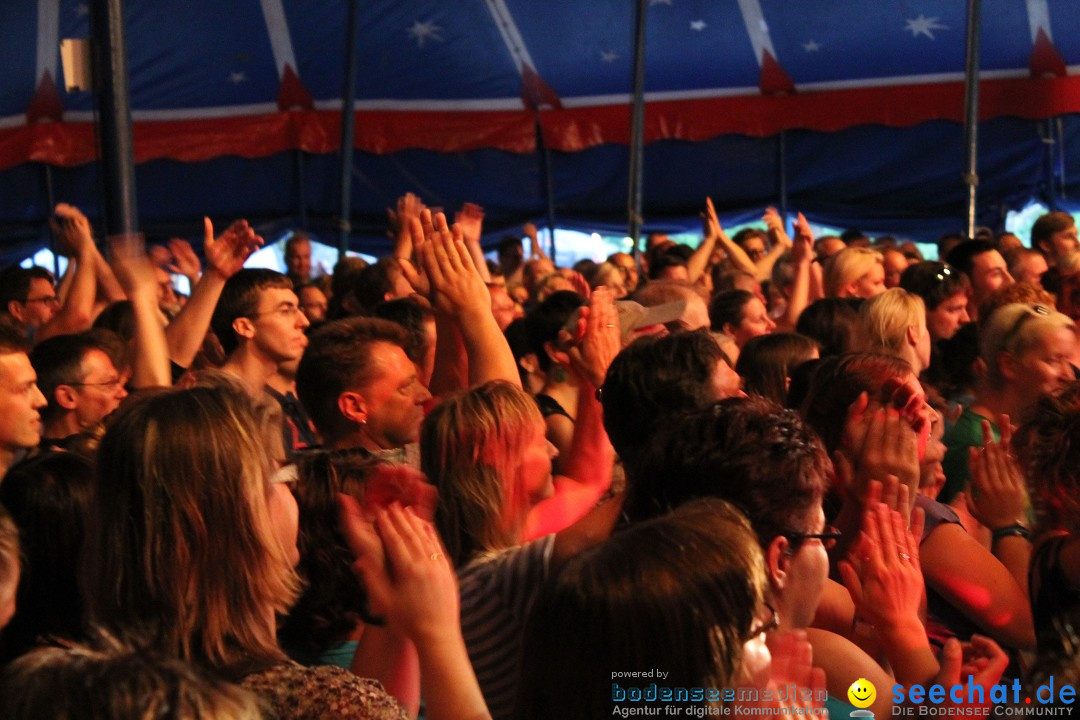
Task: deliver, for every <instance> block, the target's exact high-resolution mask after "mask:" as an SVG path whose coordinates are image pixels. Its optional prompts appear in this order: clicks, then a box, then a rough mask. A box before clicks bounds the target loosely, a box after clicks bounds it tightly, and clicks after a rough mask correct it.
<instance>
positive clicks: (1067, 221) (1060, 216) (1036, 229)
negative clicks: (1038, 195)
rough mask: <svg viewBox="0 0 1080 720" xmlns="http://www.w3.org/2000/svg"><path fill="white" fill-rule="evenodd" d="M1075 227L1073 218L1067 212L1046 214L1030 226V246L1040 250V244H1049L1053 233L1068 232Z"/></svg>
mask: <svg viewBox="0 0 1080 720" xmlns="http://www.w3.org/2000/svg"><path fill="white" fill-rule="evenodd" d="M1074 225H1076V221H1075V220H1073V216H1072V215H1070V214H1069V213H1067V212H1062V211H1060V210H1059V211H1057V212H1048V213H1046V214H1045V215H1041V216H1040V217H1039V219H1038V220H1036V221H1035V224H1034V225H1032V226H1031V246H1032V247H1036V248H1039V249H1040V250H1041V249H1042V243H1044V242H1047V243H1048V242H1050V238H1051V236H1053V234H1054V233H1057V232H1061V231H1062V230H1068V229H1069V228H1071V227H1073V226H1074Z"/></svg>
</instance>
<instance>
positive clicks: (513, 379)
mask: <svg viewBox="0 0 1080 720" xmlns="http://www.w3.org/2000/svg"><path fill="white" fill-rule="evenodd" d="M411 228H412V229H411V234H412V241H413V245H414V247H415V249H416V256H417V261H418V262H419V263H420V264H421V265H422V266H423V270H424V276H423V277H421V275H420V273H419V272H418V271H417V270H416V269H415V268H414V267H413V265H412V264H411V263H408V262H403V263H402V269H403V271H404V272H405V277H406V279H407V280H408V281H409V282H410V283H411V284H412V285H413V287H418V286H420V287H423V286H424V285H428V286H429V297H430V299H431V303H432V306H434V308H435V311H436V313H437V314H438V315H441V316H442V318H443V322H442V326H445V325H447V324H448V321H449V322H452V323H453V324H454V326H455V327H456V328H457V331H458V332H459V333H460V337H461V343H462V347H463V349H464V353H465V356H466V358H467V362H468V382H469V386H470V387H473V386H476V385H480V384H483V383H485V382H489V381H491V380H505V381H507V382H510V383H513V384H514V385H517V386H518V387H520V386H521V378H520V375H519V374H518V370H517V363H516V362H515V361H514V355H513V353H512V352H511V351H510V346H509V344H507V342H506V338H505V337H504V336H503V334H502V331H501V330H499V324H498V323H497V322H496V321H495V316H494V315H492V313H491V296H490V294H489V293H488V289H487V285H486V284H485V283H484V281H483V279H482V278H481V277H480V272H479V271H478V270H477V268H476V265H475V264H474V263H473V260H472V257H471V256H470V255H469V252H468V250H467V249H466V247H465V242H464V239H463V238H462V236H461V228H460V227H459V226H457V225H455V226H454V228H453V229H450V228H448V227H447V225H446V217H445V216H444V215H443V214H442V213H435V215H434V216H432V214H431V212H430V211H428V210H424V211H423V212H422V213H421V217H420V219H419V220H416V219H414V220H413V222H412V223H411ZM448 335H450V337H447V336H448ZM452 341H453V337H452V334H450V333H445V332H442V331H440V332H439V336H438V338H437V340H436V368H435V371H436V373H439V372H441V371H440V368H439V367H438V363H439V359H440V358H451V357H453V355H454V354H455V352H454V348H447V349H444V352H443V353H440V348H439V345H440V344H444V345H445V343H447V342H452ZM432 384H433V385H434V384H435V381H434V378H433V380H432Z"/></svg>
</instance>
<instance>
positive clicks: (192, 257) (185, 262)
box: [165, 238, 202, 284]
mask: <svg viewBox="0 0 1080 720" xmlns="http://www.w3.org/2000/svg"><path fill="white" fill-rule="evenodd" d="M169 260H170V262H168V263H167V264H166V265H165V269H166V270H168V271H169V272H171V273H174V274H176V275H183V276H184V277H186V278H187V279H188V280H190V281H191V283H192V284H194V283H196V282H198V280H199V275H200V274H201V273H202V263H200V262H199V256H198V255H196V254H195V251H194V250H193V249H192V248H191V243H189V242H188V241H187V240H184V239H183V238H171V239H170V240H169Z"/></svg>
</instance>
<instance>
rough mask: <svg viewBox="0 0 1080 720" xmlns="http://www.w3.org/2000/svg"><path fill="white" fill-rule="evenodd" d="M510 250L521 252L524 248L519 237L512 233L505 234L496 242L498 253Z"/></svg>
mask: <svg viewBox="0 0 1080 720" xmlns="http://www.w3.org/2000/svg"><path fill="white" fill-rule="evenodd" d="M510 250H521V251H522V252H523V253H524V252H525V249H524V248H523V247H522V246H521V238H519V237H515V236H514V235H507V236H505V237H504V238H503V239H502V240H500V241H499V244H498V250H497V252H498V254H499V255H502V254H503V253H506V252H508V251H510Z"/></svg>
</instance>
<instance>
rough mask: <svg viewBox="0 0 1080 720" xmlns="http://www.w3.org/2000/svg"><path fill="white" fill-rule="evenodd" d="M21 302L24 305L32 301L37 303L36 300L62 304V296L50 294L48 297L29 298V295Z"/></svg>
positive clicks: (47, 303) (49, 303)
mask: <svg viewBox="0 0 1080 720" xmlns="http://www.w3.org/2000/svg"><path fill="white" fill-rule="evenodd" d="M21 302H22V304H23V305H29V304H30V303H36V302H39V303H45V304H46V305H59V304H60V298H59V296H57V295H49V296H47V297H39V298H29V297H28V298H26V299H25V300H22V301H21Z"/></svg>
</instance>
